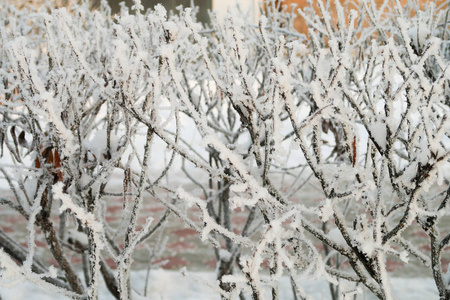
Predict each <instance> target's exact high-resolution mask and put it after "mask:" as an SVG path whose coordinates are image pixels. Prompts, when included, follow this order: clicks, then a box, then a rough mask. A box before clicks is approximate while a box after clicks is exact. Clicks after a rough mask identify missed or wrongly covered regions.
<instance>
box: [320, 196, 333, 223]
mask: <svg viewBox="0 0 450 300" xmlns="http://www.w3.org/2000/svg"><path fill="white" fill-rule="evenodd" d="M333 214H334V209H333V203H332V201H331V199H329V198H327V199H325V202H324V203H323V204H322V205H321V206H320V208H319V215H320V219H321V220H322V222H326V221H328V220H329V219H330V218H331V217H332V216H333Z"/></svg>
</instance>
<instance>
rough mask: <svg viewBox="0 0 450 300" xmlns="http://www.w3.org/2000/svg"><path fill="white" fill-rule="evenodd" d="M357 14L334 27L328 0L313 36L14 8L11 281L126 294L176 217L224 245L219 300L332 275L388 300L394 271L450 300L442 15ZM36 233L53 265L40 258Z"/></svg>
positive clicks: (236, 24)
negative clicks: (422, 278)
mask: <svg viewBox="0 0 450 300" xmlns="http://www.w3.org/2000/svg"><path fill="white" fill-rule="evenodd" d="M361 2H362V4H361V6H360V8H359V10H352V11H350V12H346V11H344V10H343V9H341V8H342V7H341V6H340V2H339V1H336V7H337V21H336V22H332V21H331V20H332V19H331V17H330V13H329V11H328V10H327V9H326V7H325V6H324V5H323V3H322V2H321V1H319V8H320V13H319V14H316V12H315V11H314V10H312V9H310V10H308V9H305V11H301V12H300V14H301V15H302V16H303V17H304V18H305V19H306V21H307V23H308V26H309V28H310V29H309V33H308V37H306V36H304V35H302V34H299V33H297V32H296V31H295V30H294V29H293V27H292V19H293V18H292V14H290V13H286V12H279V11H278V10H276V9H267V13H266V14H265V15H264V16H262V17H261V19H260V20H259V23H258V25H256V26H255V25H252V24H251V23H250V22H249V20H247V19H246V17H245V15H244V14H242V13H241V12H239V11H238V10H232V11H230V13H229V14H228V15H227V17H226V18H225V19H223V20H221V19H219V18H217V17H215V16H214V15H212V16H211V18H212V23H211V27H210V28H205V27H202V25H201V24H200V23H197V22H196V20H195V15H194V14H193V13H192V10H191V9H186V10H184V11H182V12H180V13H179V14H174V13H170V14H169V15H168V14H167V12H166V11H165V10H164V8H162V6H156V7H155V9H154V10H149V11H147V12H145V13H144V12H143V10H142V6H141V5H140V1H136V2H135V5H134V6H133V8H132V12H133V14H131V13H130V12H129V11H128V9H127V8H125V7H123V9H122V12H121V15H120V16H118V17H115V18H111V17H110V13H109V9H108V7H107V6H106V5H105V4H103V5H102V6H101V8H100V9H99V10H97V11H91V10H89V5H88V4H87V3H84V4H83V3H82V4H81V5H75V6H73V7H72V8H71V9H70V10H65V9H59V10H51V12H50V13H46V12H39V11H37V12H33V13H32V12H30V11H29V10H27V9H26V8H22V9H16V8H14V7H13V6H8V5H5V6H4V7H2V10H1V12H0V14H1V16H2V17H1V20H3V21H2V24H1V25H0V39H1V40H0V42H1V45H2V47H1V48H0V55H1V59H0V64H1V65H0V71H1V77H2V85H0V102H1V105H0V113H1V115H0V118H1V127H0V144H1V153H0V154H1V156H2V157H3V159H2V161H4V162H2V163H1V164H0V171H1V173H2V174H3V177H2V184H3V187H2V188H3V189H4V190H5V192H4V196H2V197H1V198H0V204H1V205H2V206H3V207H8V209H9V210H10V211H11V213H13V214H16V215H20V216H22V217H23V218H22V220H23V221H22V222H23V223H24V224H27V225H26V229H25V230H26V232H27V234H26V236H24V237H23V240H17V237H12V236H11V234H9V233H7V232H6V231H4V230H3V229H1V230H0V245H1V249H0V264H1V266H2V273H1V274H2V280H8V279H10V280H13V279H17V278H25V279H26V280H29V281H31V282H34V283H36V284H39V285H42V286H44V287H46V288H49V289H52V290H53V291H54V292H55V293H59V294H63V295H66V296H69V297H71V298H75V299H81V298H88V299H96V298H97V297H98V283H99V280H100V277H103V280H104V281H105V283H106V285H107V287H108V289H109V291H110V292H111V294H112V295H113V296H114V297H115V298H117V299H130V298H132V297H133V295H136V292H135V291H134V289H133V285H132V282H130V272H131V264H132V262H133V258H134V256H133V255H134V254H135V253H136V251H137V250H138V248H139V245H145V244H146V243H147V241H149V240H152V241H158V240H160V239H159V238H158V235H157V234H156V233H157V232H158V230H161V228H162V227H163V226H164V224H166V223H167V222H171V221H169V218H168V216H169V214H172V215H174V216H175V217H176V220H177V221H172V222H179V221H181V222H184V223H185V224H186V225H187V226H190V227H191V228H193V229H194V230H195V231H196V232H198V235H199V236H200V237H201V239H202V240H203V241H204V242H205V243H208V244H209V245H211V247H212V249H214V251H215V254H216V257H217V282H212V283H210V285H211V286H213V287H214V288H216V289H217V291H218V293H220V295H221V296H222V298H225V299H228V298H232V299H234V298H236V297H245V295H250V296H251V297H252V298H253V299H262V298H263V297H264V294H265V293H271V295H272V298H273V299H277V298H278V288H277V285H278V282H279V280H280V279H281V278H282V277H283V276H289V277H290V279H291V282H292V286H293V292H294V295H295V297H296V298H297V299H298V298H300V299H304V298H306V297H307V295H306V293H305V292H304V289H303V288H302V285H303V279H304V278H321V277H323V278H325V279H326V280H328V281H329V282H330V292H331V295H332V298H333V299H337V298H338V297H339V296H340V295H344V296H349V295H353V294H358V293H361V292H362V287H364V288H365V289H366V290H368V291H369V292H370V293H372V294H374V295H375V296H376V297H378V298H380V299H394V298H395V296H394V295H393V293H392V286H391V284H390V278H391V277H392V274H391V272H390V270H389V262H390V261H392V260H394V261H397V263H399V264H401V265H409V264H420V265H421V266H422V267H423V269H424V270H426V271H427V272H429V273H430V275H431V276H433V278H434V281H435V283H436V289H437V291H438V293H439V295H440V298H441V299H448V297H449V294H450V288H449V287H448V282H447V279H446V278H447V277H446V274H445V273H444V271H443V268H445V267H446V266H443V260H442V259H443V257H444V256H445V255H447V253H446V251H445V249H446V246H447V245H448V242H449V240H450V235H449V234H446V233H445V232H444V233H443V234H441V232H440V230H441V229H442V228H443V226H445V223H444V222H445V220H446V218H447V215H448V211H449V210H448V204H447V202H448V200H449V197H450V187H449V179H448V170H449V159H450V154H449V131H450V128H449V127H450V122H449V121H448V113H449V100H448V99H449V98H448V95H449V92H448V84H449V81H448V80H449V76H450V72H449V71H448V65H449V64H448V44H447V42H446V39H447V34H448V30H447V19H448V18H447V16H448V14H447V11H446V10H445V9H444V10H442V9H439V7H438V8H436V7H434V6H433V5H432V4H431V5H430V7H429V8H428V10H427V11H417V14H416V16H415V17H414V18H412V19H409V18H405V17H404V15H408V16H409V10H411V9H413V6H406V7H401V6H399V5H398V6H394V8H393V9H392V11H389V10H384V11H379V10H377V8H376V6H375V5H373V4H372V2H370V1H361ZM266 5H267V6H269V7H270V5H274V4H273V3H271V2H270V3H267V4H266ZM346 15H347V16H348V18H345V17H344V16H346ZM364 22H368V23H369V24H371V26H363V24H364ZM164 153H166V154H168V159H167V160H164V159H163V158H164ZM7 161H10V162H11V163H7ZM118 182H119V183H118ZM312 189H313V191H314V192H312V191H311V190H312ZM112 197H122V198H123V206H122V208H121V215H122V220H123V221H122V222H120V224H117V223H114V222H111V221H110V220H109V219H108V215H107V214H108V213H107V208H108V207H109V206H110V203H109V201H111V198H112ZM316 199H318V200H316ZM149 201H159V202H160V203H162V204H163V205H164V206H165V207H166V211H165V212H163V213H159V214H155V213H153V214H152V213H148V212H147V211H145V210H143V209H142V208H143V207H144V206H145V205H146V204H147V203H149ZM186 207H196V210H193V211H192V210H187V209H186ZM235 214H239V216H241V217H242V216H243V217H244V220H245V222H244V223H243V224H235V223H233V216H234V215H235ZM139 218H144V219H145V224H143V225H142V226H141V224H140V223H139ZM197 219H200V220H201V222H197V221H196V220H197ZM38 230H39V231H40V232H42V234H43V236H44V238H45V243H46V244H47V245H48V253H49V254H50V255H51V256H53V258H54V260H55V261H56V263H53V264H50V263H48V261H45V260H43V259H42V258H41V257H39V255H38V254H37V253H36V245H35V239H36V237H37V234H38V232H39V231H38ZM411 231H420V232H421V233H425V235H426V236H427V238H428V243H429V250H426V251H424V250H421V249H419V247H418V246H419V245H418V244H417V240H415V239H413V236H412V235H411ZM21 242H25V243H26V246H24V245H23V243H21ZM320 245H321V246H320ZM158 247H164V243H161V244H159V246H158ZM154 250H155V249H154ZM155 251H156V250H155ZM71 256H77V257H80V258H81V260H82V275H80V272H79V270H77V268H76V266H74V265H73V264H72V263H71V262H70V260H69V257H71ZM151 259H152V257H150V258H149V260H151ZM108 260H112V261H113V266H114V267H115V268H116V270H112V269H111V266H110V265H108V263H107V261H108ZM82 278H84V283H83V280H82ZM349 282H350V283H351V284H349ZM265 287H269V291H267V289H265ZM349 287H350V288H349ZM400 296H401V295H400Z"/></svg>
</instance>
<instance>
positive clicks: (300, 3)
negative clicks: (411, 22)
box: [282, 0, 448, 34]
mask: <svg viewBox="0 0 450 300" xmlns="http://www.w3.org/2000/svg"><path fill="white" fill-rule="evenodd" d="M322 1H323V2H324V3H325V2H326V0H322ZM374 1H375V3H376V4H377V6H378V7H380V6H381V5H382V3H383V2H384V0H374ZM408 1H412V0H400V3H401V4H402V5H405V4H406V3H407V2H408ZM418 1H419V3H420V6H421V8H422V9H423V8H426V6H427V5H429V4H430V3H431V2H433V1H432V0H418ZM346 2H347V1H345V0H341V5H342V6H343V7H344V11H350V9H354V8H356V7H355V6H354V5H353V4H351V5H349V6H348V7H346V4H345V3H346ZM348 2H357V0H356V1H348ZM292 3H296V4H297V7H296V10H297V9H299V8H302V9H303V8H304V7H306V6H307V5H308V4H307V1H306V0H284V1H283V2H282V5H283V6H284V5H286V6H287V8H288V10H290V9H291V4H292ZM313 3H314V8H315V10H316V12H319V9H318V5H317V1H313ZM329 3H330V4H331V7H332V10H333V12H334V13H333V17H334V18H335V19H336V14H335V11H336V9H335V4H334V3H335V0H329ZM392 3H394V1H393V0H390V1H389V7H390V8H392V7H393V4H392ZM446 3H448V0H437V1H436V5H437V7H441V8H444V7H446V6H447V4H446ZM294 26H295V28H296V29H297V30H298V31H299V32H301V33H305V34H306V33H307V32H308V27H307V25H306V22H305V20H304V19H303V18H302V17H300V16H299V14H298V13H297V18H296V19H295V21H294Z"/></svg>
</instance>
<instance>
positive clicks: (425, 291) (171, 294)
mask: <svg viewBox="0 0 450 300" xmlns="http://www.w3.org/2000/svg"><path fill="white" fill-rule="evenodd" d="M145 278H146V272H144V271H141V272H136V273H134V274H133V275H132V281H133V285H135V286H137V287H138V288H139V289H140V290H139V291H136V292H138V293H140V294H144V293H143V292H144V289H145ZM211 278H214V274H213V273H212V272H195V273H189V275H188V277H186V276H183V275H182V274H181V272H177V271H167V270H153V271H151V272H150V277H149V284H148V287H147V298H148V299H152V300H201V299H220V296H219V295H218V294H217V293H216V292H214V290H213V289H212V288H210V287H208V286H207V285H206V284H204V283H200V282H201V281H204V282H208V283H212V282H210V281H211ZM392 285H393V289H394V292H395V294H396V295H397V296H398V299H409V300H425V299H426V300H432V299H438V295H437V293H436V288H435V287H434V282H433V280H431V279H429V278H414V279H411V278H408V279H406V278H394V279H392ZM303 288H304V289H305V292H306V293H307V294H308V295H310V299H313V300H327V299H331V298H330V295H329V292H328V285H327V283H326V282H325V281H324V280H317V281H305V282H304V286H303ZM279 290H280V299H283V300H289V299H294V298H293V296H292V290H291V285H290V282H289V279H288V278H283V279H282V280H281V281H280V287H279ZM0 295H1V297H2V300H22V299H23V300H56V299H61V300H62V299H66V298H65V297H63V296H58V295H54V294H49V293H46V291H45V290H43V289H42V288H41V287H38V286H36V285H33V284H30V283H26V282H22V283H17V284H16V285H15V286H13V287H11V288H6V287H0ZM134 298H135V299H145V298H144V297H139V296H138V295H137V294H135V297H134ZM349 298H352V299H353V297H349ZM110 299H111V300H112V299H114V298H113V297H112V296H111V294H109V293H108V291H107V290H106V287H105V286H104V285H103V286H102V287H101V288H100V296H99V300H110ZM249 299H250V298H249ZM267 299H269V298H268V297H267ZM358 299H361V300H362V299H366V300H370V299H376V298H375V297H374V296H373V295H370V294H369V293H367V294H362V295H360V297H359V298H358Z"/></svg>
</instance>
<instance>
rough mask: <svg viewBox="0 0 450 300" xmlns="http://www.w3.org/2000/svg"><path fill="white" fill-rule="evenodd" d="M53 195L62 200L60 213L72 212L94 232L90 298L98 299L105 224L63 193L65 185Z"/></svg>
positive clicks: (59, 185) (57, 187)
mask: <svg viewBox="0 0 450 300" xmlns="http://www.w3.org/2000/svg"><path fill="white" fill-rule="evenodd" d="M53 194H54V197H55V199H60V200H61V202H62V204H61V207H60V212H63V211H65V210H67V209H68V210H70V211H71V213H72V214H73V215H74V216H75V217H76V218H77V219H79V220H80V221H81V224H83V225H84V226H87V227H89V229H90V230H91V231H92V240H93V245H94V248H95V249H94V251H93V252H92V253H91V263H92V264H93V270H94V272H93V274H92V282H91V284H90V286H89V290H88V294H89V296H90V297H93V298H96V297H97V293H98V280H99V275H100V254H101V250H102V249H103V248H104V243H103V240H104V238H103V236H104V231H103V230H104V229H103V224H102V223H100V222H98V221H97V220H96V217H95V215H94V214H92V213H90V212H86V211H85V210H84V209H83V208H82V207H80V206H78V205H76V204H75V203H74V202H73V201H72V198H71V197H70V195H68V194H65V193H64V192H63V183H62V182H58V183H56V184H55V185H53Z"/></svg>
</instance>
